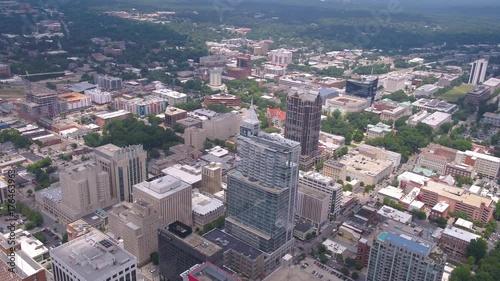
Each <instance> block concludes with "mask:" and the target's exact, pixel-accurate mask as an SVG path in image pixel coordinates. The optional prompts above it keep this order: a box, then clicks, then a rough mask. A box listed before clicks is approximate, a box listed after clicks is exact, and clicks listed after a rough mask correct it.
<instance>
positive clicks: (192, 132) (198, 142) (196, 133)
mask: <svg viewBox="0 0 500 281" xmlns="http://www.w3.org/2000/svg"><path fill="white" fill-rule="evenodd" d="M206 139H207V133H206V131H205V130H203V129H200V128H196V127H188V128H186V129H184V144H186V145H189V146H191V147H193V148H194V149H196V150H202V149H203V147H204V144H205V140H206Z"/></svg>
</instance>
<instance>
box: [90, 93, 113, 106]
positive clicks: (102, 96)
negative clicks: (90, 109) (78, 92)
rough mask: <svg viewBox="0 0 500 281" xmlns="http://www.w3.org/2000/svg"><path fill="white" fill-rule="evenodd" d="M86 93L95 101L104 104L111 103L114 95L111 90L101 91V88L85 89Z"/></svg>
mask: <svg viewBox="0 0 500 281" xmlns="http://www.w3.org/2000/svg"><path fill="white" fill-rule="evenodd" d="M85 95H87V96H89V97H90V99H91V100H92V102H93V103H95V104H98V105H103V104H107V103H111V102H112V101H113V96H112V95H111V93H110V92H105V91H101V90H100V89H89V90H85Z"/></svg>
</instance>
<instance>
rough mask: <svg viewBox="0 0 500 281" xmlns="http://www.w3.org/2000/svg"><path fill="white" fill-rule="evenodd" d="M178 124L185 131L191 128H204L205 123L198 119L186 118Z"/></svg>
mask: <svg viewBox="0 0 500 281" xmlns="http://www.w3.org/2000/svg"><path fill="white" fill-rule="evenodd" d="M176 123H177V124H179V125H181V126H182V128H184V129H186V128H189V127H196V128H203V121H202V120H201V119H200V118H198V117H188V118H184V119H181V120H179V121H177V122H176Z"/></svg>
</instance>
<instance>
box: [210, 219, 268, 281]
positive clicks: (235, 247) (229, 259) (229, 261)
mask: <svg viewBox="0 0 500 281" xmlns="http://www.w3.org/2000/svg"><path fill="white" fill-rule="evenodd" d="M203 238H205V239H207V240H208V241H211V242H212V243H214V244H216V245H218V246H219V247H221V248H222V249H223V251H224V255H223V256H224V266H225V267H227V268H230V269H231V270H233V271H234V272H238V273H240V275H242V276H245V277H247V278H248V279H249V280H262V279H263V278H264V277H265V276H266V273H265V267H264V266H265V263H264V261H265V259H266V255H265V253H263V252H262V251H260V250H259V249H257V248H255V247H252V246H250V245H248V244H247V243H245V242H243V241H241V240H239V239H237V238H235V237H233V236H231V235H229V234H227V233H225V232H223V231H222V230H220V229H217V228H215V229H214V230H212V231H210V232H208V233H206V234H205V235H203Z"/></svg>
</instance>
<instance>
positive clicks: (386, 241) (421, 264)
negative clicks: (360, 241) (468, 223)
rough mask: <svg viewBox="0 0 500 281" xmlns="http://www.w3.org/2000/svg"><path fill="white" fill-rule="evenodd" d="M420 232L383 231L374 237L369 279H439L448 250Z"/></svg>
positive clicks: (369, 264)
mask: <svg viewBox="0 0 500 281" xmlns="http://www.w3.org/2000/svg"><path fill="white" fill-rule="evenodd" d="M431 243H432V241H424V240H423V239H422V238H421V237H419V236H410V235H408V234H406V233H394V232H381V233H380V234H379V235H378V236H377V237H376V238H374V239H373V245H372V246H371V250H370V256H369V260H368V273H367V276H366V280H367V281H380V280H387V281H405V280H406V281H410V280H412V281H417V280H418V281H440V280H441V278H442V276H443V271H444V265H445V262H446V254H443V253H442V251H441V250H440V249H439V247H436V245H435V244H431Z"/></svg>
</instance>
